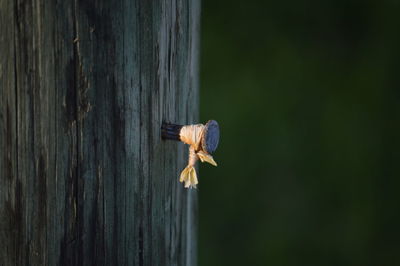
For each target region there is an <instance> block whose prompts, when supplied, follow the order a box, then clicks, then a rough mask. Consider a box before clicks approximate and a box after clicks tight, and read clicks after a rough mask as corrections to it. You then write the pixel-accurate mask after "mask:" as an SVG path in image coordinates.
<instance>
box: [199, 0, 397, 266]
mask: <svg viewBox="0 0 400 266" xmlns="http://www.w3.org/2000/svg"><path fill="white" fill-rule="evenodd" d="M201 39H202V42H201V118H202V119H201V120H202V121H203V122H206V121H207V120H208V119H216V120H217V121H218V122H219V123H220V127H221V140H220V146H219V148H218V150H217V151H216V153H215V156H214V158H215V159H216V161H217V163H218V164H219V166H218V167H217V168H213V167H212V166H208V165H204V164H202V166H201V170H200V175H199V176H200V185H199V195H200V229H199V240H200V244H199V265H200V266H214V265H215V266H217V265H218V266H221V265H229V266H233V265H400V207H399V206H400V200H399V199H400V197H399V195H400V141H399V136H400V120H399V118H400V88H399V85H400V82H399V81H400V73H399V70H400V56H399V55H400V3H399V1H212V0H203V1H202V34H201Z"/></svg>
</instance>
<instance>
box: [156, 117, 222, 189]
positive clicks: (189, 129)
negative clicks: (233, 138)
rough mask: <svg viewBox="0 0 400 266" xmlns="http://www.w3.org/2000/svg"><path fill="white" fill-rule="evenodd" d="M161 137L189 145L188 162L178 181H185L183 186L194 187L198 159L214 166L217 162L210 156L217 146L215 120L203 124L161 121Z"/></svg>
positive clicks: (217, 132)
mask: <svg viewBox="0 0 400 266" xmlns="http://www.w3.org/2000/svg"><path fill="white" fill-rule="evenodd" d="M161 137H162V138H163V139H166V140H177V141H182V142H183V143H186V144H188V145H189V162H188V165H187V167H186V168H185V169H184V170H183V171H182V173H181V175H180V181H181V182H185V187H189V188H192V187H196V185H197V183H198V181H197V175H196V170H195V168H194V165H195V163H196V161H197V160H198V159H200V160H201V161H202V162H208V163H210V164H212V165H214V166H217V163H216V162H215V161H214V158H213V157H212V156H211V154H212V153H213V152H215V150H216V149H217V147H218V143H219V126H218V123H217V121H215V120H210V121H208V122H207V123H206V124H205V125H203V124H193V125H183V126H182V125H176V124H171V123H163V124H162V126H161Z"/></svg>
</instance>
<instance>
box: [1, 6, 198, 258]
mask: <svg viewBox="0 0 400 266" xmlns="http://www.w3.org/2000/svg"><path fill="white" fill-rule="evenodd" d="M199 9H200V3H199V1H198V0H187V1H185V0H176V1H159V0H157V1H141V0H135V1H133V0H121V1H108V0H100V1H85V0H83V1H76V0H75V1H61V0H57V1H46V0H35V1H21V0H16V1H9V0H0V51H1V52H0V53H1V54H0V55H1V56H0V157H1V158H0V265H195V264H196V248H197V247H196V228H197V223H196V206H197V195H196V191H195V190H186V189H184V188H183V186H182V184H180V183H179V182H178V177H179V173H180V171H181V170H182V169H183V168H184V166H185V163H186V160H187V158H186V156H187V147H184V146H183V145H182V144H180V143H177V142H172V141H170V142H166V141H162V140H161V138H160V126H161V123H162V121H163V120H164V121H169V122H175V123H180V124H185V123H191V122H197V118H198V37H199V35H198V34H199Z"/></svg>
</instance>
